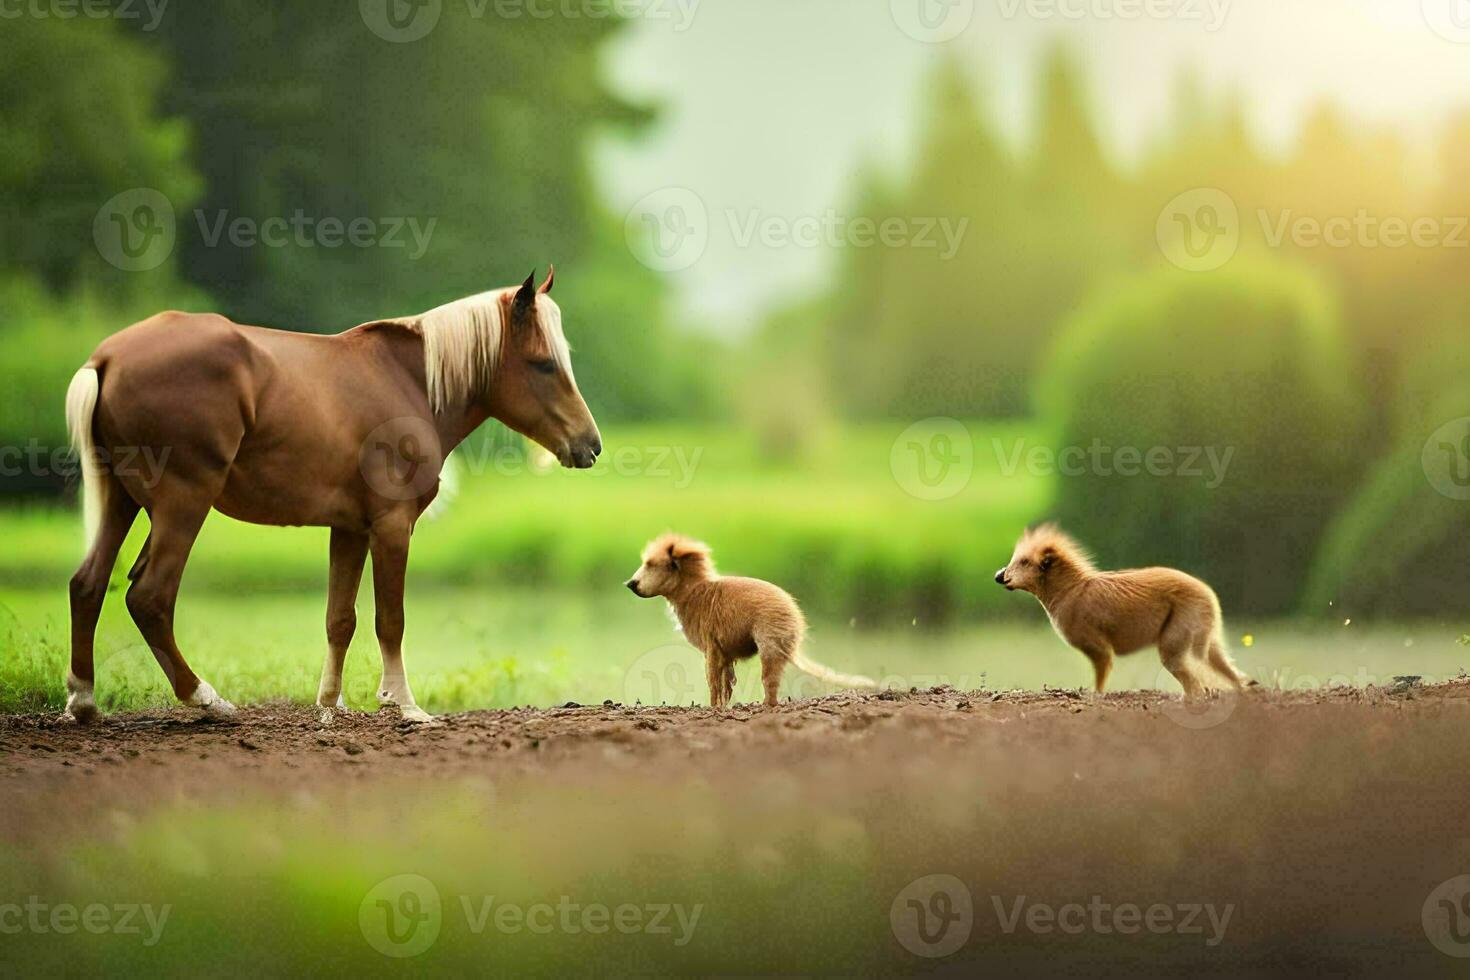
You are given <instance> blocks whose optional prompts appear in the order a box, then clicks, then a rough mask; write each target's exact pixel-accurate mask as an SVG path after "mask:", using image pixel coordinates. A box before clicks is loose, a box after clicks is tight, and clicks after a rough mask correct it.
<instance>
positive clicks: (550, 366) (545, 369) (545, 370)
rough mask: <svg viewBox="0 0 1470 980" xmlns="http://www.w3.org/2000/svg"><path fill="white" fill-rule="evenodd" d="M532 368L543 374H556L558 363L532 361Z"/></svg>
mask: <svg viewBox="0 0 1470 980" xmlns="http://www.w3.org/2000/svg"><path fill="white" fill-rule="evenodd" d="M531 367H532V368H534V369H535V370H537V371H540V372H541V373H542V374H555V373H556V362H555V361H552V360H545V361H532V362H531Z"/></svg>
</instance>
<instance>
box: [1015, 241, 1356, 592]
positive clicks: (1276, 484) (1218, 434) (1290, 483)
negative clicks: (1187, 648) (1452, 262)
mask: <svg viewBox="0 0 1470 980" xmlns="http://www.w3.org/2000/svg"><path fill="white" fill-rule="evenodd" d="M1356 378H1357V375H1356V373H1355V372H1354V370H1353V368H1352V364H1351V358H1350V356H1349V354H1348V351H1347V347H1346V344H1345V342H1344V334H1343V330H1342V328H1341V325H1340V322H1339V320H1338V315H1337V311H1336V307H1335V304H1334V302H1333V300H1332V299H1331V295H1330V293H1329V292H1328V291H1326V290H1324V289H1323V288H1321V287H1320V286H1319V285H1318V284H1317V283H1316V282H1314V281H1313V279H1312V278H1311V277H1309V276H1306V275H1303V274H1301V273H1297V272H1290V271H1282V270H1280V269H1276V268H1270V267H1259V268H1258V267H1255V266H1252V265H1248V264H1244V263H1238V264H1236V265H1232V266H1230V267H1229V271H1228V272H1227V271H1225V270H1221V271H1217V272H1215V273H1213V274H1212V275H1210V276H1208V277H1204V276H1198V275H1195V274H1191V273H1185V272H1180V271H1177V270H1169V271H1167V272H1161V273H1157V274H1155V275H1154V276H1151V277H1147V278H1144V279H1142V280H1139V281H1137V282H1133V283H1130V284H1128V285H1126V286H1124V287H1122V288H1120V289H1118V290H1116V291H1114V292H1112V293H1110V294H1109V295H1107V296H1105V297H1104V298H1102V299H1101V300H1099V301H1098V302H1096V303H1095V304H1094V305H1092V306H1089V307H1088V308H1086V309H1084V310H1082V311H1081V312H1079V313H1078V314H1077V315H1076V316H1075V317H1073V318H1072V319H1071V320H1070V322H1069V323H1068V325H1067V327H1066V329H1065V330H1064V331H1063V333H1062V334H1061V335H1060V336H1059V337H1058V339H1057V343H1056V346H1055V349H1054V351H1053V353H1052V356H1051V358H1050V360H1049V364H1048V367H1047V369H1046V372H1045V374H1044V376H1043V377H1042V379H1041V403H1042V405H1043V408H1044V415H1045V419H1046V421H1047V422H1048V423H1049V424H1050V426H1051V428H1052V431H1053V432H1054V433H1055V437H1056V448H1057V450H1058V453H1059V457H1058V458H1059V460H1063V459H1065V457H1063V456H1061V455H1060V454H1061V453H1063V452H1067V453H1070V454H1071V459H1070V462H1068V463H1067V466H1068V470H1069V471H1067V472H1063V473H1062V474H1061V476H1060V477H1059V479H1058V483H1057V486H1058V489H1057V501H1056V506H1055V516H1056V517H1057V518H1058V519H1059V520H1060V521H1061V522H1062V524H1063V526H1064V527H1066V528H1068V529H1069V530H1071V531H1073V532H1075V533H1076V534H1077V535H1078V536H1079V537H1080V538H1081V539H1082V540H1083V541H1084V542H1088V543H1090V544H1092V545H1093V546H1095V547H1096V548H1097V549H1098V550H1099V552H1100V554H1101V556H1102V557H1103V558H1104V559H1105V560H1106V561H1107V562H1108V563H1110V564H1113V565H1135V564H1149V565H1153V564H1162V565H1174V566H1177V567H1181V568H1185V569H1188V570H1190V571H1193V572H1195V573H1197V574H1200V575H1201V576H1202V577H1204V578H1205V579H1206V580H1207V581H1209V582H1210V583H1211V584H1212V585H1213V586H1214V587H1215V588H1216V590H1217V591H1218V592H1219V594H1220V596H1221V599H1222V601H1224V603H1225V605H1226V607H1227V609H1238V610H1240V611H1248V612H1252V613H1283V612H1288V611H1291V610H1294V609H1295V608H1297V603H1298V601H1299V598H1300V594H1301V588H1302V583H1303V581H1304V579H1305V578H1306V576H1307V574H1308V571H1309V569H1310V566H1311V562H1312V557H1313V553H1314V550H1315V548H1316V545H1317V542H1318V536H1319V534H1320V533H1321V531H1322V529H1323V527H1324V526H1325V525H1326V523H1327V522H1328V520H1329V519H1330V518H1331V517H1332V515H1333V513H1334V512H1335V511H1336V508H1337V507H1338V506H1339V505H1340V504H1341V502H1342V501H1343V500H1344V499H1345V498H1346V497H1347V495H1348V494H1350V493H1351V491H1352V487H1353V481H1354V480H1355V479H1356V478H1357V476H1358V475H1359V474H1360V472H1361V471H1362V469H1363V467H1364V460H1362V459H1361V458H1359V456H1358V454H1357V447H1358V443H1357V434H1358V433H1359V432H1360V431H1361V430H1362V428H1363V422H1364V415H1365V412H1366V407H1365V406H1364V405H1363V403H1362V400H1361V398H1360V397H1359V389H1358V386H1357V383H1356ZM1125 454H1126V456H1125ZM1161 454H1162V455H1161ZM1130 460H1131V462H1130Z"/></svg>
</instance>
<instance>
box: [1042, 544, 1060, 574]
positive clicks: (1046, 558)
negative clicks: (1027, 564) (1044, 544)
mask: <svg viewBox="0 0 1470 980" xmlns="http://www.w3.org/2000/svg"><path fill="white" fill-rule="evenodd" d="M1056 563H1057V549H1055V548H1042V549H1041V561H1039V562H1037V564H1038V565H1040V566H1041V570H1042V571H1043V572H1049V571H1051V567H1052V566H1053V565H1055V564H1056Z"/></svg>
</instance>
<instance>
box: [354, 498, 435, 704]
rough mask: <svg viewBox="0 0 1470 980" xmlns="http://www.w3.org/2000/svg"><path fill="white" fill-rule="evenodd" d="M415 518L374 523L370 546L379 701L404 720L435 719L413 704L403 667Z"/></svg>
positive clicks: (391, 517) (397, 516)
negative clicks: (406, 576)
mask: <svg viewBox="0 0 1470 980" xmlns="http://www.w3.org/2000/svg"><path fill="white" fill-rule="evenodd" d="M412 527H413V525H412V517H410V516H407V515H403V514H394V515H389V516H385V517H384V518H382V519H380V520H378V521H376V522H374V524H373V530H372V534H371V535H370V544H369V547H370V549H371V551H372V553H373V604H374V606H375V607H376V609H375V612H376V616H375V619H376V622H377V630H378V647H379V648H380V649H381V650H382V653H383V679H382V680H381V681H380V682H379V683H378V703H379V704H396V705H398V709H399V710H400V711H402V712H403V719H404V721H414V722H425V721H432V720H433V718H432V716H431V715H430V714H429V713H428V712H427V711H425V710H423V709H422V708H420V707H419V706H418V705H416V704H415V703H414V700H413V692H412V691H411V690H409V687H408V674H407V673H406V672H405V671H404V669H403V578H404V574H405V572H406V571H407V570H408V540H409V534H410V533H411V532H412Z"/></svg>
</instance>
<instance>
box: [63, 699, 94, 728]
mask: <svg viewBox="0 0 1470 980" xmlns="http://www.w3.org/2000/svg"><path fill="white" fill-rule="evenodd" d="M61 720H62V721H64V722H66V723H67V724H68V725H90V724H92V722H94V721H96V720H97V706H96V705H95V704H85V705H77V706H76V707H74V708H67V709H66V710H65V711H63V712H62V713H61Z"/></svg>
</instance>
